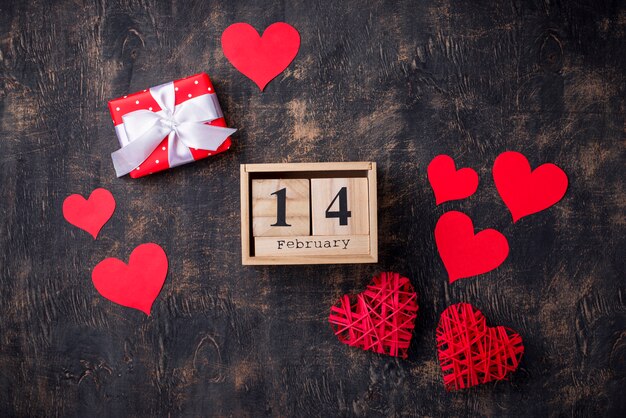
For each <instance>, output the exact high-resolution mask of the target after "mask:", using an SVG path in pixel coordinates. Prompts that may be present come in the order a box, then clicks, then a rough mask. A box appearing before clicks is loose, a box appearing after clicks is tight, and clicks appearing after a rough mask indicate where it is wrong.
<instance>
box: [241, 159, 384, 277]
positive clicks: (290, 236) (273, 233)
mask: <svg viewBox="0 0 626 418" xmlns="http://www.w3.org/2000/svg"><path fill="white" fill-rule="evenodd" d="M240 171H241V185H240V193H241V263H242V264H244V265H273V264H343V263H376V262H378V227H377V198H376V163H375V162H367V161H361V162H324V163H280V164H242V165H241V168H240Z"/></svg>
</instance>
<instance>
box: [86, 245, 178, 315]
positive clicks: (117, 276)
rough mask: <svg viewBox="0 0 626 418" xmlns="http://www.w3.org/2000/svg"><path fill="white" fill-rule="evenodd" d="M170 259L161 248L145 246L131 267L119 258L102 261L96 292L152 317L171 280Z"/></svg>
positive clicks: (97, 269) (96, 274) (96, 273)
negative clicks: (155, 303) (166, 280)
mask: <svg viewBox="0 0 626 418" xmlns="http://www.w3.org/2000/svg"><path fill="white" fill-rule="evenodd" d="M167 265H168V263H167V256H166V255H165V251H163V248H161V247H160V246H159V245H157V244H153V243H148V244H141V245H139V246H138V247H137V248H135V249H134V250H133V252H132V253H131V254H130V258H129V259H128V264H126V263H124V262H123V261H121V260H118V259H117V258H107V259H105V260H102V261H101V262H100V263H98V265H96V267H94V269H93V272H92V273H91V279H92V281H93V284H94V286H95V287H96V290H97V291H98V292H99V293H100V294H101V295H102V296H104V297H105V298H107V299H109V300H110V301H112V302H114V303H117V304H119V305H122V306H127V307H129V308H134V309H138V310H140V311H142V312H144V313H145V314H146V315H148V316H150V309H151V308H152V303H153V302H154V300H155V299H156V297H157V296H158V295H159V292H161V288H162V287H163V283H164V282H165V276H167Z"/></svg>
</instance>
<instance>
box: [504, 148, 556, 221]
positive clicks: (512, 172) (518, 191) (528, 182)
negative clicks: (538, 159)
mask: <svg viewBox="0 0 626 418" xmlns="http://www.w3.org/2000/svg"><path fill="white" fill-rule="evenodd" d="M493 180H494V182H495V184H496V188H497V189H498V193H499V194H500V197H501V198H502V200H503V201H504V204H505V205H506V206H507V207H508V208H509V211H510V212H511V215H512V216H513V222H514V223H515V222H517V221H518V220H520V219H521V218H523V217H524V216H528V215H531V214H533V213H537V212H540V211H542V210H544V209H547V208H549V207H550V206H552V205H554V204H555V203H556V202H558V201H559V200H561V199H562V198H563V196H565V192H566V191H567V185H568V180H567V175H566V174H565V172H564V171H563V170H562V169H561V168H559V167H558V166H556V165H554V164H550V163H547V164H542V165H540V166H539V167H537V168H536V169H534V170H532V171H531V169H530V164H529V163H528V160H527V159H526V157H525V156H524V155H523V154H520V153H519V152H514V151H507V152H503V153H502V154H500V155H499V156H498V158H496V161H495V162H494V163H493Z"/></svg>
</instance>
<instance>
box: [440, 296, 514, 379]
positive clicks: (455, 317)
mask: <svg viewBox="0 0 626 418" xmlns="http://www.w3.org/2000/svg"><path fill="white" fill-rule="evenodd" d="M437 350H438V351H439V364H440V365H441V371H442V374H443V383H444V385H445V387H446V389H447V390H449V391H452V390H459V389H465V388H469V387H471V386H475V385H479V384H482V383H487V382H491V381H492V380H504V379H506V377H507V375H508V374H509V373H512V372H514V371H515V370H517V368H518V366H519V363H520V360H521V359H522V354H524V344H523V343H522V337H520V335H519V334H518V333H517V332H515V331H513V330H512V329H510V328H506V327H503V326H497V327H488V326H487V320H486V319H485V316H484V315H483V314H482V313H481V312H480V311H479V310H478V309H476V308H474V307H473V306H472V305H470V304H469V303H457V304H456V305H452V306H450V307H448V308H447V309H446V310H445V311H443V313H442V314H441V319H440V320H439V326H438V327H437Z"/></svg>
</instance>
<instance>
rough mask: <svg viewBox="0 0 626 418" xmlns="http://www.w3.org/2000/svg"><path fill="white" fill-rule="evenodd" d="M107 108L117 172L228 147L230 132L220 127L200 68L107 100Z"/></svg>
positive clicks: (145, 171) (141, 170)
mask: <svg viewBox="0 0 626 418" xmlns="http://www.w3.org/2000/svg"><path fill="white" fill-rule="evenodd" d="M109 111H110V112H111V116H112V118H113V123H114V124H115V131H116V133H117V137H118V139H119V143H120V146H121V147H122V149H120V150H118V151H116V152H114V153H113V154H112V157H113V162H114V165H115V169H116V173H117V175H118V177H120V176H122V175H125V174H127V173H128V174H130V176H131V177H132V178H138V177H143V176H146V175H149V174H153V173H156V172H158V171H163V170H167V169H168V168H172V167H175V166H178V165H182V164H186V163H189V162H192V161H196V160H200V159H203V158H207V157H209V156H211V155H215V154H219V153H221V152H224V151H226V150H227V149H229V148H230V145H231V140H230V137H229V135H230V134H232V133H233V132H234V131H235V129H229V128H226V121H225V120H224V117H223V114H222V111H221V109H220V106H219V102H218V101H217V96H216V94H215V90H214V88H213V84H212V83H211V80H210V79H209V76H208V75H207V74H205V73H200V74H196V75H193V76H191V77H187V78H183V79H180V80H175V81H173V82H171V83H166V84H162V85H160V86H156V87H153V88H150V89H146V90H143V91H140V92H137V93H133V94H129V95H127V96H124V97H120V98H118V99H114V100H111V101H109ZM202 125H208V126H211V127H212V128H206V127H205V126H202ZM151 129H152V131H150V130H151ZM148 131H150V132H148ZM149 136H152V139H151V140H148V137H149ZM211 137H212V138H211ZM160 138H163V139H162V140H161V139H160ZM208 143H210V144H211V145H210V146H208V145H207V144H208ZM201 146H205V148H201ZM125 148H126V149H125ZM211 148H213V149H211ZM140 155H141V156H140Z"/></svg>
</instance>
